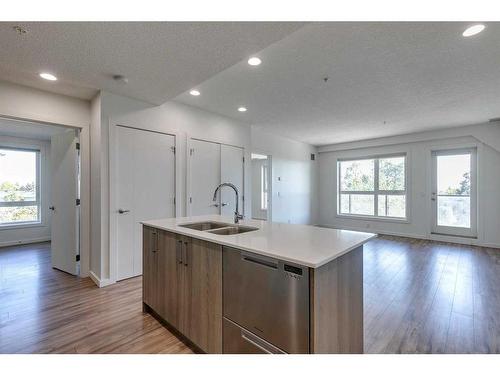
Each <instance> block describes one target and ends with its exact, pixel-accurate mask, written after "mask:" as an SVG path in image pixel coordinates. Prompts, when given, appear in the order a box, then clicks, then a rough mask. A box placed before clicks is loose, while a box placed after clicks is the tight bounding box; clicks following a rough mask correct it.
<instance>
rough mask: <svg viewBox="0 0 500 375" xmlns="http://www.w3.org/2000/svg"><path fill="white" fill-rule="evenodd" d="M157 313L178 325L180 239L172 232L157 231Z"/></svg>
mask: <svg viewBox="0 0 500 375" xmlns="http://www.w3.org/2000/svg"><path fill="white" fill-rule="evenodd" d="M159 241H160V245H159V250H158V299H159V307H158V311H157V313H158V314H159V315H160V316H161V317H162V318H163V319H165V320H166V321H167V322H168V323H169V324H171V325H173V326H174V327H176V328H177V329H180V327H179V319H178V316H179V310H180V301H179V294H180V292H179V290H180V289H181V288H182V279H181V276H182V274H181V272H180V268H181V267H182V264H180V255H181V250H182V248H181V246H182V241H181V240H180V238H179V237H178V236H176V235H175V234H174V233H170V232H166V231H160V232H159Z"/></svg>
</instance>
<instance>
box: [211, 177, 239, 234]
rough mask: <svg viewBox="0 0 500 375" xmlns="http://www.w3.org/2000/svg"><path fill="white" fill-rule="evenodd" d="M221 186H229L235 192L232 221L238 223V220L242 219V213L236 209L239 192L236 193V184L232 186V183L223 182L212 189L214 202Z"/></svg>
mask: <svg viewBox="0 0 500 375" xmlns="http://www.w3.org/2000/svg"><path fill="white" fill-rule="evenodd" d="M223 186H229V187H230V188H232V189H233V190H234V192H235V193H236V211H234V223H235V224H238V223H239V221H240V220H241V219H243V215H241V214H240V212H239V210H238V206H239V202H240V194H239V193H238V188H237V187H236V186H234V185H233V184H231V183H229V182H223V183H222V184H220V185H219V186H217V189H215V191H214V202H215V201H216V200H217V192H218V191H219V189H220V188H221V187H223Z"/></svg>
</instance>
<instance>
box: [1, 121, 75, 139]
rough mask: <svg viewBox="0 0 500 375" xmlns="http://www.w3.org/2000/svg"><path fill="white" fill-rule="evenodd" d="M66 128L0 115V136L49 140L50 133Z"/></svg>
mask: <svg viewBox="0 0 500 375" xmlns="http://www.w3.org/2000/svg"><path fill="white" fill-rule="evenodd" d="M67 129H68V128H66V127H64V126H57V125H46V124H33V123H31V122H26V121H17V120H10V119H6V118H1V117H0V136H6V137H20V138H29V139H40V140H44V141H49V140H50V138H51V136H52V135H54V134H57V133H61V132H63V131H66V130H67Z"/></svg>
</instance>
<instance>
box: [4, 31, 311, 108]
mask: <svg viewBox="0 0 500 375" xmlns="http://www.w3.org/2000/svg"><path fill="white" fill-rule="evenodd" d="M15 25H20V26H22V27H23V28H25V29H27V30H28V32H27V33H26V34H21V35H20V34H18V33H16V32H15V31H14V29H13V26H15ZM303 25H304V23H279V22H274V23H267V22H266V23H257V22H240V23H236V22H204V23H202V22H189V23H182V22H154V23H148V22H102V23H97V22H40V23H36V22H18V23H16V22H0V79H2V80H7V81H12V82H16V83H20V84H24V85H27V86H32V87H36V88H39V89H42V90H47V91H52V92H56V93H60V94H65V95H70V96H76V97H79V98H82V99H90V98H91V97H92V96H93V95H94V94H95V93H96V92H97V90H98V89H103V90H106V91H109V92H112V93H116V94H120V95H124V96H128V97H132V98H136V99H141V100H144V101H147V102H150V103H154V104H162V103H164V102H166V101H168V100H170V99H171V98H173V97H175V96H177V95H178V94H180V93H182V92H183V91H185V90H188V89H189V88H190V87H191V86H194V85H196V84H198V83H200V82H202V81H205V80H207V79H208V78H210V77H212V76H213V75H215V74H217V73H219V72H221V71H222V70H224V69H226V68H228V67H230V66H232V65H234V64H236V63H237V62H238V61H241V60H242V59H245V58H246V57H247V56H249V55H250V54H252V53H255V52H257V51H259V50H261V49H263V48H265V47H267V46H269V45H270V44H272V43H274V42H276V41H277V40H280V39H282V38H283V37H285V36H286V35H288V34H290V33H292V32H294V31H295V30H297V29H299V28H300V27H302V26H303ZM41 71H50V72H53V73H54V74H55V75H57V76H58V78H59V80H58V81H57V82H48V81H43V80H41V79H40V78H39V77H38V73H39V72H41ZM114 74H122V75H125V76H127V77H128V79H129V83H128V84H126V85H124V84H120V83H117V82H115V81H113V79H112V76H113V75H114Z"/></svg>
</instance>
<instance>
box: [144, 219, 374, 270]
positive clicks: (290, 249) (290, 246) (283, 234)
mask: <svg viewBox="0 0 500 375" xmlns="http://www.w3.org/2000/svg"><path fill="white" fill-rule="evenodd" d="M200 221H217V222H225V223H228V224H232V225H234V223H233V217H229V216H220V215H207V216H191V217H179V218H171V219H158V220H148V221H143V222H142V224H144V225H147V226H150V227H154V228H158V229H163V230H166V231H169V232H174V233H179V234H184V235H186V236H190V237H193V238H198V239H201V240H206V241H210V242H215V243H218V244H221V245H224V246H230V247H234V248H237V249H241V250H245V251H248V252H252V253H255V254H260V255H265V256H269V257H272V258H276V259H280V260H284V261H288V262H292V263H296V264H300V265H302V266H307V267H311V268H318V267H320V266H322V265H324V264H326V263H328V262H330V261H332V260H333V259H335V258H338V257H340V256H342V255H344V254H346V253H348V252H349V251H351V250H353V249H355V248H357V247H358V246H361V245H362V244H364V243H365V242H367V241H368V240H370V239H371V238H374V237H376V234H374V233H364V232H354V231H350V230H340V229H330V228H321V227H315V226H311V225H299V224H283V223H272V222H271V223H269V222H267V221H261V220H241V221H240V225H245V226H252V227H257V228H259V229H258V230H256V231H252V232H246V233H239V234H233V235H218V234H214V233H207V232H203V231H199V230H194V229H189V228H183V227H181V226H179V224H187V223H194V222H200Z"/></svg>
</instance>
